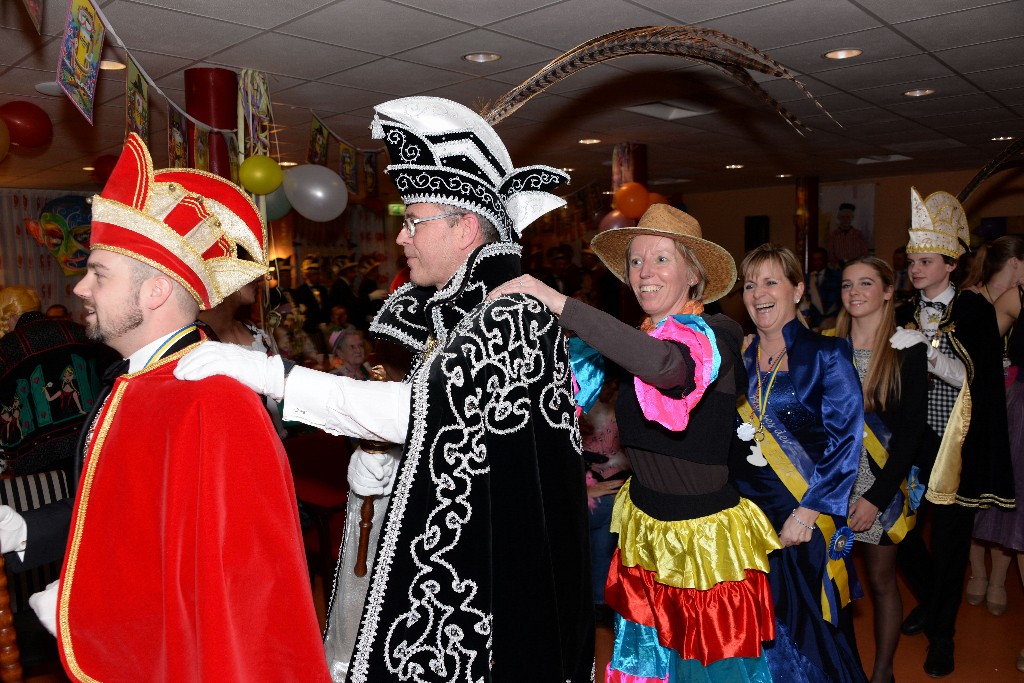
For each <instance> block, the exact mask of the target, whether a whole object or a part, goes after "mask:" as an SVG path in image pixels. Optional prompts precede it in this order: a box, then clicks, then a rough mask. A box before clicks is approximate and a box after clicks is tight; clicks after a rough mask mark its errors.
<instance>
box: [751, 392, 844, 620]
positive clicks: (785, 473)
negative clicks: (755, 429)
mask: <svg viewBox="0 0 1024 683" xmlns="http://www.w3.org/2000/svg"><path fill="white" fill-rule="evenodd" d="M736 409H737V410H738V411H739V414H740V418H741V419H742V420H743V421H744V422H747V423H749V424H756V423H757V421H758V419H757V416H756V415H755V414H754V409H753V408H752V407H751V406H750V402H749V401H748V400H747V397H746V396H744V397H743V398H741V399H740V401H739V403H738V404H737V406H736ZM763 434H764V440H763V441H760V442H757V443H759V445H760V447H761V454H762V455H763V456H764V457H765V459H766V460H767V461H768V464H769V465H770V466H771V468H772V470H773V471H774V472H775V474H776V475H777V476H778V477H779V480H780V481H781V482H782V483H783V484H784V485H785V487H786V488H787V489H788V490H789V492H790V493H791V494H792V495H793V498H795V499H796V500H798V501H799V500H801V499H802V498H803V497H804V494H805V493H806V492H807V481H806V480H805V479H804V478H803V476H802V475H801V474H800V472H799V471H798V470H797V469H796V467H795V466H794V465H793V463H792V461H791V460H790V459H789V456H788V455H786V452H785V451H783V450H782V446H780V445H779V442H778V441H776V440H775V436H774V435H773V434H772V433H771V431H770V430H767V429H766V430H764V432H763ZM751 443H755V442H751ZM816 524H817V526H818V529H819V530H820V531H821V533H822V535H823V536H824V537H825V552H826V553H827V552H828V545H829V543H830V542H831V540H832V537H833V536H835V534H836V525H835V522H834V521H833V520H832V517H831V516H829V515H826V514H819V515H818V519H817V521H816ZM827 569H828V578H829V579H831V580H832V582H833V583H834V584H835V586H836V589H837V590H838V593H839V598H840V602H841V604H840V607H845V606H846V605H848V604H850V576H849V574H848V573H847V571H846V562H845V560H844V559H843V558H840V559H838V560H833V559H831V558H829V560H828V564H827ZM822 580H823V581H824V578H823V579H822ZM821 615H822V617H823V618H824V619H825V621H828V622H831V623H836V619H835V617H836V616H838V615H833V614H832V609H831V607H830V606H829V603H828V598H827V596H826V592H825V587H824V585H823V586H822V589H821Z"/></svg>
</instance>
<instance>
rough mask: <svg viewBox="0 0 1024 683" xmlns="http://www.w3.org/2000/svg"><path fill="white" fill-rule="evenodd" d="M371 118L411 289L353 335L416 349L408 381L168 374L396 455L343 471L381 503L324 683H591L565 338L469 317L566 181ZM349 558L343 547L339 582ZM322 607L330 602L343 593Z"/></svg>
mask: <svg viewBox="0 0 1024 683" xmlns="http://www.w3.org/2000/svg"><path fill="white" fill-rule="evenodd" d="M376 110H377V113H378V117H376V118H375V119H374V122H373V127H372V132H373V135H374V137H375V138H378V139H383V140H384V142H385V144H386V145H387V147H388V152H389V154H390V156H391V160H392V161H393V162H394V163H393V164H392V165H391V166H389V167H388V169H387V170H388V173H389V175H390V176H391V179H392V181H393V182H394V184H395V186H396V187H397V189H398V191H399V193H400V194H401V196H402V199H403V200H404V201H405V203H406V206H407V215H406V219H405V221H404V222H403V226H402V229H401V231H400V232H399V234H398V240H397V242H398V244H399V245H401V246H402V248H403V249H404V251H405V256H406V258H407V259H408V263H409V269H410V277H411V282H409V283H408V284H406V285H403V286H402V287H400V288H399V289H398V290H396V291H395V292H394V293H393V294H392V295H391V296H390V297H389V298H388V300H387V301H386V303H385V305H384V308H383V309H382V310H381V312H380V314H378V316H377V318H376V319H375V320H374V322H373V325H372V326H371V328H370V329H371V332H373V333H375V334H377V335H379V336H381V337H384V338H386V339H390V340H393V341H397V342H399V343H401V344H403V345H404V346H406V347H407V348H409V349H411V350H412V351H413V352H414V354H415V360H414V363H413V368H412V370H411V372H410V374H409V376H408V378H407V380H406V381H405V382H357V381H352V380H349V379H348V378H343V377H336V376H330V375H325V374H323V373H318V372H316V371H312V370H308V369H305V368H300V367H294V368H292V369H290V370H288V371H287V372H286V369H285V367H284V366H283V364H282V363H281V362H280V361H279V360H274V359H268V358H266V357H265V356H264V357H258V356H257V355H256V354H252V353H249V352H247V351H245V350H243V349H240V348H238V347H220V348H214V349H213V350H204V349H202V348H201V349H200V350H199V352H198V353H195V354H193V355H192V356H190V357H189V358H186V359H185V360H184V361H183V362H182V364H180V365H179V366H178V372H177V375H178V377H180V378H185V379H193V378H200V377H204V376H207V375H209V374H214V373H217V374H227V375H230V376H232V377H235V378H236V379H239V380H240V381H242V382H243V383H245V384H248V385H249V386H251V387H253V388H254V389H255V390H257V391H260V392H264V393H269V394H271V395H275V396H278V397H281V396H284V397H285V398H286V401H285V413H286V414H285V419H293V420H299V421H302V422H305V423H307V424H310V425H314V426H317V427H320V428H322V429H325V430H327V431H329V432H332V433H340V434H348V435H350V436H355V437H359V438H364V439H366V438H369V439H373V440H376V441H388V442H391V443H399V444H404V449H403V451H402V454H401V460H400V462H399V463H398V465H397V467H395V466H394V460H392V459H389V458H388V457H387V456H385V457H380V456H375V455H373V454H365V453H363V452H362V451H361V450H357V452H356V453H355V454H354V455H353V457H352V461H351V463H350V468H349V482H350V486H351V488H352V490H353V491H354V492H355V493H358V494H367V493H369V494H371V495H372V494H373V493H375V492H376V493H383V492H388V491H390V492H391V500H390V503H389V505H388V508H387V512H386V515H383V516H382V519H381V524H380V525H377V524H376V523H375V525H374V529H375V531H376V530H378V526H379V533H380V538H379V542H378V543H377V544H375V545H376V557H375V558H374V560H373V563H374V565H373V573H372V577H371V580H370V585H369V590H368V593H367V596H366V601H365V605H364V606H363V610H362V615H361V619H360V621H359V631H358V634H357V636H356V638H355V645H354V649H353V648H351V647H348V646H347V644H346V643H345V642H341V641H343V640H344V639H340V638H339V637H338V632H337V628H336V624H337V621H338V618H339V615H338V612H339V611H343V610H339V609H338V604H335V605H333V609H332V614H331V615H330V617H329V626H328V635H327V638H326V641H325V644H326V647H327V657H328V662H329V664H330V665H331V669H332V676H334V678H335V680H349V681H353V682H362V681H374V682H376V681H397V680H412V679H415V680H422V681H427V680H429V681H449V680H472V681H477V680H530V681H545V682H547V681H550V682H551V683H556V682H557V683H564V682H565V681H571V682H573V683H575V682H577V681H590V680H591V676H592V668H593V655H594V650H593V634H594V632H593V604H592V591H591V588H590V585H589V583H590V579H589V576H590V571H589V562H590V558H589V548H588V542H587V533H588V532H587V513H586V494H585V491H584V478H583V464H582V460H581V457H580V434H579V428H578V424H577V421H576V417H575V401H574V399H573V393H572V387H571V382H572V379H571V373H570V369H569V358H568V354H567V351H566V341H565V338H564V337H563V336H562V333H561V331H560V330H559V326H558V323H557V322H556V321H555V318H554V316H553V315H552V314H551V312H550V311H549V310H548V309H547V308H545V307H544V306H543V305H542V304H541V303H540V302H539V301H537V300H536V299H534V298H532V297H528V296H523V295H514V296H509V297H502V298H499V299H497V300H496V301H493V302H487V301H486V298H487V294H488V293H489V292H490V291H492V290H493V289H494V288H495V287H497V286H499V285H501V284H502V283H504V282H507V281H508V280H511V279H513V278H515V277H517V276H519V275H520V273H521V266H520V255H521V247H520V245H519V243H518V242H519V238H520V236H521V235H522V232H523V230H524V229H525V228H526V227H527V225H529V224H530V223H531V222H532V221H533V220H534V219H536V218H537V217H539V216H541V215H542V214H544V213H546V212H548V211H550V210H552V209H555V208H558V207H560V206H562V205H564V203H565V202H564V201H562V200H561V199H559V198H558V197H556V196H554V195H552V194H550V193H549V190H550V189H552V188H553V187H555V186H556V185H558V184H560V183H563V182H566V181H567V180H568V177H567V176H566V175H565V174H564V173H562V172H561V171H558V170H556V169H553V168H549V167H546V166H532V167H527V168H518V169H517V168H515V167H514V166H513V165H512V162H511V159H510V158H509V155H508V152H507V151H506V149H505V146H504V144H503V143H502V142H501V140H500V138H499V137H498V136H497V134H496V133H495V132H494V130H493V129H492V128H491V127H490V126H489V125H488V124H487V123H486V122H485V121H484V120H483V119H482V118H481V117H480V116H478V115H477V114H475V113H474V112H472V111H471V110H469V109H467V108H465V107H463V106H461V105H458V104H456V103H454V102H450V101H447V100H443V99H437V98H429V97H410V98H404V99H399V100H394V101H391V102H387V103H385V104H382V105H379V106H378V107H376ZM382 117H386V119H385V118H382ZM203 346H204V347H207V346H211V345H209V344H204V345H203ZM286 376H287V379H286ZM392 486H393V489H392ZM354 552H355V550H354V549H352V548H350V547H345V548H343V549H342V565H344V562H345V556H346V555H347V554H349V553H354ZM344 580H345V579H344V577H343V578H342V581H344ZM336 585H338V584H336ZM336 595H337V596H338V598H336V600H335V603H338V601H339V600H341V601H344V600H346V599H347V598H346V596H345V594H344V591H343V589H342V588H341V587H338V588H336ZM350 657H351V661H349V660H350ZM346 672H347V674H346ZM346 675H347V679H345V676H346Z"/></svg>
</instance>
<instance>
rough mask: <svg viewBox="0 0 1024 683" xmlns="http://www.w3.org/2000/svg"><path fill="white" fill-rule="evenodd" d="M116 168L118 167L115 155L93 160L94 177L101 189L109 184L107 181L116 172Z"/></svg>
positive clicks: (106, 155)
mask: <svg viewBox="0 0 1024 683" xmlns="http://www.w3.org/2000/svg"><path fill="white" fill-rule="evenodd" d="M114 166H117V156H116V155H114V154H104V155H102V156H98V157H96V158H95V159H93V161H92V177H93V179H94V180H95V181H96V182H97V183H99V184H100V187H102V186H104V185H106V184H107V179H108V178H110V174H111V173H113V172H114Z"/></svg>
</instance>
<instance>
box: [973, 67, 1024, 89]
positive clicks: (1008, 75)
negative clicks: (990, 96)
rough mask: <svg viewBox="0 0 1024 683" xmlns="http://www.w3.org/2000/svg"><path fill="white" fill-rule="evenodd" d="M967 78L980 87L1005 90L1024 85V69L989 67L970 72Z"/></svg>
mask: <svg viewBox="0 0 1024 683" xmlns="http://www.w3.org/2000/svg"><path fill="white" fill-rule="evenodd" d="M966 78H967V79H968V80H969V81H970V82H971V83H973V84H975V85H976V86H978V87H979V88H984V89H986V90H1005V89H1006V88H1019V87H1021V86H1024V69H1022V68H1020V67H1019V66H1010V67H1006V68H1002V69H989V70H988V71H976V72H974V73H969V74H967V75H966Z"/></svg>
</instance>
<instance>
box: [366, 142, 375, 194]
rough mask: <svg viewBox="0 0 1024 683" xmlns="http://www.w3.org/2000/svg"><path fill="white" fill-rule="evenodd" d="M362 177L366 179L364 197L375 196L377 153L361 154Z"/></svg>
mask: <svg viewBox="0 0 1024 683" xmlns="http://www.w3.org/2000/svg"><path fill="white" fill-rule="evenodd" d="M363 175H364V176H365V179H366V196H367V197H376V196H377V153H376V152H363Z"/></svg>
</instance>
